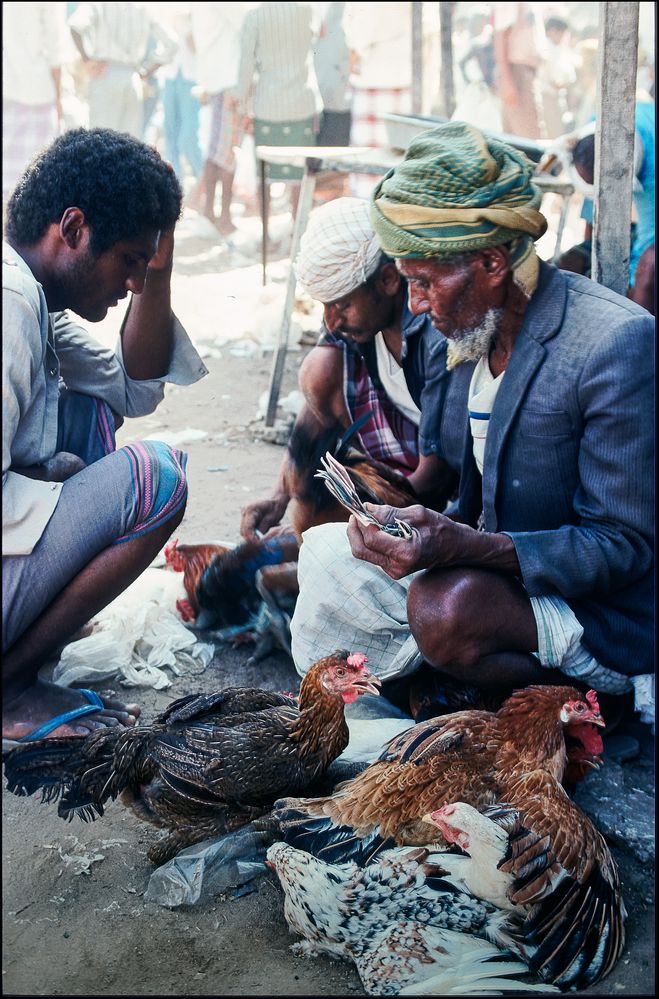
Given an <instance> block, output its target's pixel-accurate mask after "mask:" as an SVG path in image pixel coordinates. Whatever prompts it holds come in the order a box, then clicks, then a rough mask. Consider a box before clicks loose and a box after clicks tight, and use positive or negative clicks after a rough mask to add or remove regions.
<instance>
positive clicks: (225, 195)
mask: <svg viewBox="0 0 659 999" xmlns="http://www.w3.org/2000/svg"><path fill="white" fill-rule="evenodd" d="M234 174H235V171H234V170H225V169H224V168H222V167H220V180H221V182H222V200H221V202H220V204H221V208H220V217H219V219H216V220H215V222H214V224H215V225H216V226H217V228H218V229H219V231H220V232H221V233H222V235H223V236H230V235H231V233H232V232H235V231H236V227H235V225H234V224H233V222H232V221H231V199H232V198H233V178H234Z"/></svg>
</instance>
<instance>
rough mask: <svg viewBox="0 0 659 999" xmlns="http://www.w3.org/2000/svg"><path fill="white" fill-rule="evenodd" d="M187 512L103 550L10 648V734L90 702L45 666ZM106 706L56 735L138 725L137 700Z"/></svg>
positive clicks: (6, 707) (6, 672) (6, 689)
mask: <svg viewBox="0 0 659 999" xmlns="http://www.w3.org/2000/svg"><path fill="white" fill-rule="evenodd" d="M183 512H184V508H183V509H181V510H180V511H178V512H177V513H176V514H175V515H174V516H173V517H171V518H170V519H169V520H168V521H166V522H165V523H164V524H162V525H161V526H160V527H157V528H155V529H154V530H152V531H149V532H148V533H147V534H143V535H141V536H140V537H137V538H133V539H132V540H131V541H126V542H123V543H122V544H119V545H111V546H110V547H108V548H105V549H104V550H103V551H101V552H99V554H98V555H96V557H95V558H93V559H92V560H91V562H89V563H88V564H87V565H86V566H85V567H84V568H83V569H82V571H81V572H79V573H78V575H77V576H75V577H74V578H73V579H72V580H71V582H70V583H68V584H67V586H65V587H64V589H63V590H62V591H61V592H60V593H59V594H58V595H57V597H56V598H55V599H54V600H53V601H52V603H51V604H50V605H49V606H48V607H46V609H45V610H44V611H43V613H42V614H41V615H40V616H39V617H38V618H37V620H36V621H34V622H33V624H32V625H30V627H29V628H28V629H27V631H25V632H24V633H23V634H22V635H21V637H20V638H19V639H18V640H17V641H16V642H15V643H14V645H12V646H11V648H10V649H8V651H7V652H6V653H5V655H4V656H3V663H2V681H3V695H4V699H3V710H2V734H3V737H4V738H6V739H20V738H21V737H22V736H24V735H27V734H28V733H29V732H31V731H33V730H34V729H35V728H37V727H38V726H40V725H42V724H43V723H44V722H46V721H48V720H49V719H50V718H52V717H54V716H55V715H58V714H60V713H62V712H64V711H68V710H70V709H71V708H76V707H78V706H80V705H81V704H86V703H87V701H86V699H85V697H84V696H83V695H81V694H79V693H77V692H76V690H75V689H73V688H69V687H60V686H58V685H57V684H53V683H47V682H45V681H42V680H39V679H38V675H37V674H38V671H39V669H40V667H41V666H42V665H43V664H44V662H45V661H46V660H47V659H48V657H49V656H50V655H52V653H53V652H54V651H55V650H56V649H58V648H60V647H61V646H62V645H63V644H65V643H66V642H67V641H68V640H69V639H70V638H71V636H73V635H74V634H75V633H76V632H77V631H78V630H79V629H80V628H81V627H82V626H83V625H85V624H86V623H87V622H88V621H89V620H90V619H91V618H92V617H94V615H95V614H97V613H98V612H99V611H100V610H102V609H103V608H104V607H106V606H107V605H108V604H109V603H110V602H111V601H112V600H114V599H115V597H117V596H119V594H120V593H123V591H124V590H125V589H126V587H127V586H129V585H130V583H132V582H133V581H134V580H135V579H137V577H138V576H139V575H140V574H141V573H142V572H143V571H144V569H146V568H147V566H148V565H149V564H150V563H151V562H152V561H153V559H154V558H155V556H156V555H157V554H158V552H159V551H160V550H161V548H162V547H163V545H164V544H165V542H166V541H167V539H168V538H169V537H170V535H171V533H172V531H174V530H175V529H176V527H177V526H178V525H179V523H180V522H181V519H182V517H183ZM105 704H106V710H99V711H97V712H94V714H90V715H85V716H83V717H82V718H80V719H76V720H75V722H74V723H72V724H70V725H62V726H60V727H59V728H57V729H55V730H54V731H53V732H52V733H50V735H51V736H63V735H86V734H88V733H89V731H90V730H92V729H96V728H101V727H103V726H105V725H118V724H123V725H134V724H135V719H136V718H137V716H138V715H139V713H140V709H139V707H138V706H137V705H136V704H122V703H121V702H119V701H106V702H105Z"/></svg>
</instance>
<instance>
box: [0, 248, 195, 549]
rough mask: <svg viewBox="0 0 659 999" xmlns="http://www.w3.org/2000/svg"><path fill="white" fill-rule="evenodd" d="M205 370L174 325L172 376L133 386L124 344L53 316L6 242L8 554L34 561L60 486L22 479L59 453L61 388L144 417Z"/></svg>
mask: <svg viewBox="0 0 659 999" xmlns="http://www.w3.org/2000/svg"><path fill="white" fill-rule="evenodd" d="M207 373H208V371H207V368H206V366H205V365H204V363H203V361H202V360H201V358H200V357H199V355H198V353H197V351H196V350H195V348H194V347H193V345H192V343H191V342H190V340H189V338H188V335H187V333H186V332H185V330H184V329H183V327H182V326H181V324H180V323H179V321H178V319H176V318H175V319H174V341H173V349H172V357H171V361H170V366H169V371H168V372H167V374H165V375H163V376H162V377H160V378H153V379H147V380H144V381H135V380H134V379H132V378H130V377H129V375H128V374H127V373H126V370H125V368H124V363H123V357H122V352H121V341H120V340H119V342H118V343H117V346H116V349H115V350H114V351H113V350H111V349H109V348H108V347H103V346H102V345H101V344H100V343H98V341H97V340H95V339H94V338H93V337H92V336H90V334H89V333H88V332H87V331H86V330H85V329H84V328H83V327H82V326H80V325H79V324H78V323H76V322H75V320H73V319H71V318H70V317H69V316H68V314H67V313H65V312H60V313H52V314H49V312H48V307H47V305H46V298H45V295H44V292H43V288H42V287H41V285H40V284H39V282H38V281H37V280H36V279H35V277H34V275H33V274H32V272H31V271H30V268H29V267H28V266H27V264H26V263H25V261H24V260H23V259H22V257H21V256H20V255H19V254H18V253H17V252H16V251H15V250H14V249H13V248H12V247H11V246H9V244H8V243H6V242H3V247H2V418H3V419H2V507H3V512H2V546H3V553H4V554H5V555H26V554H29V553H30V552H31V551H32V549H33V548H34V546H35V545H36V543H37V541H38V540H39V538H40V537H41V535H42V533H43V530H44V528H45V526H46V524H47V523H48V521H49V519H50V517H51V515H52V513H53V511H54V509H55V507H56V506H57V502H58V499H59V495H60V492H61V488H62V486H61V483H58V482H42V481H39V480H36V479H30V478H28V477H27V476H25V475H22V474H21V473H20V469H21V468H29V467H30V466H32V465H41V464H43V463H44V462H45V461H48V459H50V458H52V457H53V456H54V454H55V453H56V449H57V418H58V417H57V414H58V398H59V391H60V384H61V383H62V382H63V383H64V384H65V385H66V386H67V388H69V389H72V390H74V391H78V392H83V393H84V394H85V395H91V396H95V397H97V398H100V399H103V400H104V401H105V402H107V404H108V405H109V406H110V408H111V409H112V410H113V411H114V413H115V414H116V415H117V416H118V417H120V418H123V417H125V416H129V417H130V416H144V415H146V414H147V413H151V412H153V410H154V409H155V408H156V406H157V405H158V404H159V403H160V402H161V401H162V399H163V396H164V392H165V382H173V383H175V384H178V385H190V384H192V383H193V382H196V381H198V380H199V379H200V378H202V377H203V376H204V375H205V374H207Z"/></svg>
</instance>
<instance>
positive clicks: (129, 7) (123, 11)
mask: <svg viewBox="0 0 659 999" xmlns="http://www.w3.org/2000/svg"><path fill="white" fill-rule="evenodd" d="M68 23H69V28H73V29H74V30H75V31H76V32H77V33H78V34H79V35H80V37H81V39H82V44H83V46H84V49H85V54H86V55H87V57H88V58H89V59H98V60H100V61H103V62H115V63H120V64H122V65H124V66H131V67H132V68H133V69H135V70H139V69H140V68H141V67H142V66H143V63H144V59H145V57H146V53H147V47H148V45H149V41H150V39H151V38H153V40H154V41H155V43H156V47H155V49H154V50H153V52H152V53H150V55H149V61H150V62H151V63H152V64H153V63H158V64H163V63H167V62H169V61H170V60H171V59H173V58H174V56H175V55H176V51H177V49H178V43H177V41H176V39H175V38H174V37H173V36H172V35H171V33H170V32H169V30H168V29H167V28H165V27H164V26H161V25H160V24H159V22H158V20H157V19H156V18H155V17H152V15H151V12H150V11H149V9H148V8H147V6H146V4H144V3H81V4H80V5H79V6H78V7H77V8H76V10H75V11H74V12H73V14H72V15H71V17H70V18H69V21H68Z"/></svg>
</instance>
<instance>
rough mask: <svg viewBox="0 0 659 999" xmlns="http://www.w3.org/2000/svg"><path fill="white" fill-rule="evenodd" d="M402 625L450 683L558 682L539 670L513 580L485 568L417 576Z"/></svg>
mask: <svg viewBox="0 0 659 999" xmlns="http://www.w3.org/2000/svg"><path fill="white" fill-rule="evenodd" d="M407 611H408V621H409V623H410V627H411V629H412V634H413V635H414V638H415V640H416V643H417V645H418V646H419V651H420V652H421V653H422V655H423V657H424V659H425V660H426V662H427V663H428V664H429V665H430V666H432V667H433V668H434V669H437V670H440V671H441V672H443V673H447V674H448V675H450V676H451V677H453V678H454V679H456V680H459V681H461V682H463V683H466V684H473V685H474V686H477V687H484V688H489V689H496V688H512V687H525V686H527V685H528V684H530V683H542V684H564V683H567V682H568V680H567V678H566V676H565V674H563V673H561V672H560V670H557V669H547V668H545V667H544V666H541V665H540V663H539V661H538V659H537V658H536V657H535V656H534V655H532V654H531V653H532V652H534V651H536V650H537V647H538V636H537V629H536V623H535V617H534V615H533V610H532V608H531V603H530V600H529V597H528V594H527V593H526V591H525V590H524V588H523V587H522V585H521V583H519V582H518V580H516V579H515V578H514V577H512V576H507V575H505V574H503V573H499V572H494V571H491V570H487V569H445V570H435V571H429V572H427V573H424V575H422V576H417V577H416V578H415V579H414V581H413V582H412V585H411V587H410V591H409V594H408V599H407Z"/></svg>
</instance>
